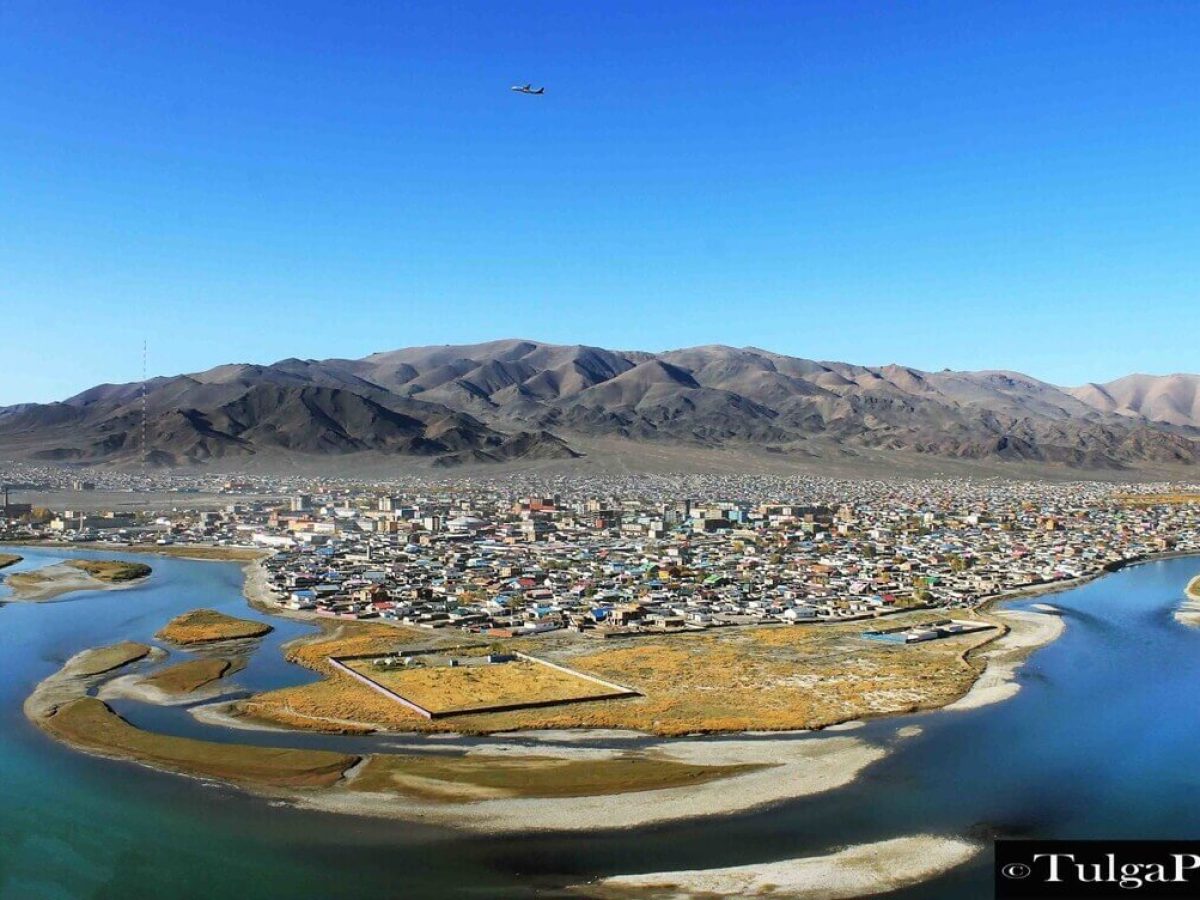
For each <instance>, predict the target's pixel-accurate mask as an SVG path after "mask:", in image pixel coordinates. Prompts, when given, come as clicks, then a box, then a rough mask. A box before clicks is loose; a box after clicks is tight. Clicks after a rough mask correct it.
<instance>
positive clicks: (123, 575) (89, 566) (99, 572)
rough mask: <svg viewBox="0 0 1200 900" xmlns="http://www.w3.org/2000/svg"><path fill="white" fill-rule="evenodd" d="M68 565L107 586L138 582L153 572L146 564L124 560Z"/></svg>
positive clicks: (88, 561) (70, 562)
mask: <svg viewBox="0 0 1200 900" xmlns="http://www.w3.org/2000/svg"><path fill="white" fill-rule="evenodd" d="M67 565H68V566H71V567H72V568H74V569H79V570H80V571H81V572H86V573H87V574H88V575H90V576H92V578H95V579H96V580H97V581H103V582H105V583H107V584H121V583H123V582H126V581H136V580H137V579H139V578H145V577H146V576H147V575H149V574H150V572H151V569H150V567H149V566H148V565H146V564H145V563H138V562H125V561H123V560H101V559H72V560H69V561H68V562H67Z"/></svg>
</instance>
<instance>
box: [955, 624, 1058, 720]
mask: <svg viewBox="0 0 1200 900" xmlns="http://www.w3.org/2000/svg"><path fill="white" fill-rule="evenodd" d="M991 615H993V616H994V617H996V618H997V619H999V620H1000V621H1002V622H1003V623H1004V624H1005V625H1007V626H1008V628H1009V631H1008V633H1007V634H1005V635H1003V636H1002V637H1000V638H997V639H996V640H995V641H992V642H991V643H990V644H986V645H984V646H983V647H982V648H980V650H979V651H978V653H977V654H976V658H977V659H981V660H983V661H984V662H985V667H984V671H983V674H982V675H980V676H979V678H978V680H977V681H976V682H975V684H974V685H972V686H971V689H970V690H969V691H967V693H966V694H965V695H964V696H962V697H961V698H959V699H958V700H955V701H954V702H953V703H951V704H949V705H948V706H946V707H944V709H947V710H964V709H978V708H979V707H981V706H988V705H990V704H992V703H999V702H1001V701H1002V700H1007V699H1008V698H1009V697H1012V696H1015V695H1016V693H1017V692H1018V691H1020V690H1021V686H1020V685H1019V684H1017V682H1016V677H1017V671H1018V670H1019V669H1020V668H1021V666H1022V664H1024V662H1025V660H1026V659H1027V658H1028V657H1029V654H1031V653H1032V652H1033V651H1034V650H1036V649H1038V648H1039V647H1044V646H1045V645H1046V644H1049V643H1051V642H1053V641H1054V640H1056V639H1057V638H1058V636H1059V635H1061V634H1062V633H1063V631H1064V629H1065V628H1066V623H1065V622H1064V621H1063V620H1062V617H1061V616H1060V615H1059V614H1058V612H1055V613H1045V612H1032V611H1028V610H1015V609H1002V610H992V611H991Z"/></svg>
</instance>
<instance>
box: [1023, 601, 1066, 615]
mask: <svg viewBox="0 0 1200 900" xmlns="http://www.w3.org/2000/svg"><path fill="white" fill-rule="evenodd" d="M1029 608H1030V609H1033V610H1036V611H1037V612H1043V613H1051V614H1053V615H1061V614H1062V610H1061V609H1059V608H1058V607H1057V606H1051V605H1050V604H1049V603H1031V604H1029Z"/></svg>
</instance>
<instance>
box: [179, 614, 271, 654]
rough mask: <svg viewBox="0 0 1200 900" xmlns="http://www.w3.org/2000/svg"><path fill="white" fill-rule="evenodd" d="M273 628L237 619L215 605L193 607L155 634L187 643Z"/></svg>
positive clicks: (229, 638) (237, 637)
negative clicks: (217, 608)
mask: <svg viewBox="0 0 1200 900" xmlns="http://www.w3.org/2000/svg"><path fill="white" fill-rule="evenodd" d="M272 630H273V629H272V628H271V626H270V625H268V624H266V623H265V622H255V621H252V620H250V619H238V618H235V617H234V616H228V615H226V614H225V613H222V612H217V611H216V610H215V609H193V610H192V611H191V612H186V613H183V615H179V616H176V617H175V618H174V619H172V620H171V621H170V622H168V623H167V624H166V625H165V626H164V627H163V628H162V630H161V631H159V632H158V635H157V637H159V638H161V639H162V640H164V641H170V642H171V643H173V644H182V645H185V646H186V645H188V644H207V643H211V642H213V641H233V640H241V639H244V638H256V637H262V636H263V635H264V634H269V633H270V632H271V631H272Z"/></svg>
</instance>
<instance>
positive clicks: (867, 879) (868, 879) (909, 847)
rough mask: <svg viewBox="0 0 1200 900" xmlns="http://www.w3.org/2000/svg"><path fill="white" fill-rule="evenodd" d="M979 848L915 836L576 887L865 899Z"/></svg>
mask: <svg viewBox="0 0 1200 900" xmlns="http://www.w3.org/2000/svg"><path fill="white" fill-rule="evenodd" d="M979 849H980V848H979V846H978V845H977V844H972V843H969V842H967V841H963V840H959V839H957V838H947V837H939V836H937V835H914V836H912V837H903V838H895V839H894V840H889V841H880V842H878V843H874V844H860V845H858V846H854V847H847V848H845V849H843V850H839V851H837V852H835V853H830V854H828V855H826V856H810V857H803V858H801V859H789V860H783V861H781V862H773V863H761V864H757V865H750V866H735V867H732V868H728V869H693V870H689V871H680V872H657V873H653V874H649V875H617V876H615V877H612V878H605V879H603V880H602V881H599V882H597V883H596V884H589V885H586V886H582V887H580V889H579V890H580V891H581V892H585V893H587V894H588V895H589V896H600V897H614V898H618V897H632V896H637V897H696V896H724V897H754V896H769V897H781V896H782V897H803V898H806V900H840V898H849V897H867V896H871V895H872V894H882V893H885V892H887V891H894V890H897V889H899V888H902V887H906V886H909V885H913V884H917V883H919V882H921V881H924V880H926V879H928V878H931V877H932V876H934V875H937V874H939V873H941V872H944V871H946V870H948V869H952V868H954V867H955V866H960V865H962V864H963V863H965V862H967V861H968V860H969V859H971V858H972V857H973V856H974V855H975V854H976V853H978V852H979Z"/></svg>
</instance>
